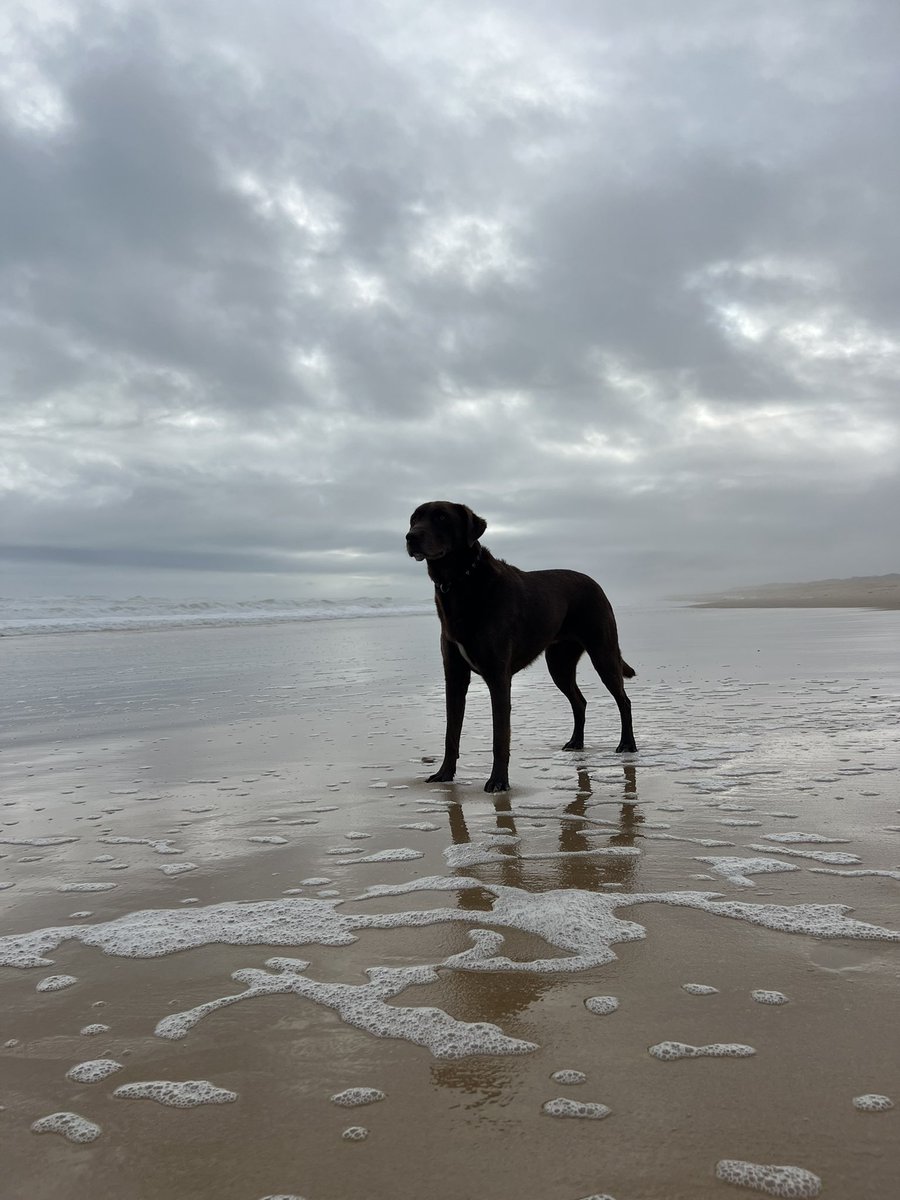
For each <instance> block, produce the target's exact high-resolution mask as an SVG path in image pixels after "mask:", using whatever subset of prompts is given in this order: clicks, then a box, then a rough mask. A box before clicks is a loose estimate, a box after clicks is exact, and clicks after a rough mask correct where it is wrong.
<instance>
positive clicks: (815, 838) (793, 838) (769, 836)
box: [761, 831, 850, 845]
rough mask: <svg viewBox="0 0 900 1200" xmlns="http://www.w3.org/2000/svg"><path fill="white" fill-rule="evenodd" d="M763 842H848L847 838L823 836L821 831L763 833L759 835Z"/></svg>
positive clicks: (788, 843)
mask: <svg viewBox="0 0 900 1200" xmlns="http://www.w3.org/2000/svg"><path fill="white" fill-rule="evenodd" d="M761 836H762V839H763V841H765V842H784V843H785V844H787V845H790V844H791V843H792V842H837V843H838V844H842V843H845V842H848V841H849V840H850V839H849V838H833V837H825V835H824V834H822V833H800V832H799V831H795V832H791V833H764V834H762V835H761Z"/></svg>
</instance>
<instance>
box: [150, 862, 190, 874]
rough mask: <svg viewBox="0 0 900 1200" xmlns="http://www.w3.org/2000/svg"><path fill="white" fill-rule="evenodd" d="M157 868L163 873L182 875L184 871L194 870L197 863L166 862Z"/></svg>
mask: <svg viewBox="0 0 900 1200" xmlns="http://www.w3.org/2000/svg"><path fill="white" fill-rule="evenodd" d="M159 870H160V871H162V873H163V875H183V874H184V873H185V871H196V870H197V864H196V863H192V862H180V863H166V864H165V866H162V867H160V868H159Z"/></svg>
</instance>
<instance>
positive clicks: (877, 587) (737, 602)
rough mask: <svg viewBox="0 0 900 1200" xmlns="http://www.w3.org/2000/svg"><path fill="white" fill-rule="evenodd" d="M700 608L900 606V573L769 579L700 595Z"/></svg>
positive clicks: (884, 607)
mask: <svg viewBox="0 0 900 1200" xmlns="http://www.w3.org/2000/svg"><path fill="white" fill-rule="evenodd" d="M694 604H695V606H696V607H697V608H880V609H886V610H890V609H898V608H900V575H866V576H859V577H857V578H854V579H820V580H815V581H813V582H810V583H766V584H760V585H758V586H756V587H746V588H735V589H734V590H733V591H729V592H720V593H717V594H715V595H710V596H701V597H699V598H698V599H696V600H694Z"/></svg>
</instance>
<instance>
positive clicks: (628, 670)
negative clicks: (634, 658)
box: [619, 654, 637, 679]
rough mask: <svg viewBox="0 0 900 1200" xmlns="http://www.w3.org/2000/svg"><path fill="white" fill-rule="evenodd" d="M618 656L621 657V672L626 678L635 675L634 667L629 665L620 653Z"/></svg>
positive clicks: (631, 677)
mask: <svg viewBox="0 0 900 1200" xmlns="http://www.w3.org/2000/svg"><path fill="white" fill-rule="evenodd" d="M619 658H620V659H622V674H623V675H624V676H625V678H626V679H634V677H635V675H637V671H636V670H635V669H634V667H629V665H628V663H627V662H626V661H625V659H624V658H622V655H621V654H620V655H619Z"/></svg>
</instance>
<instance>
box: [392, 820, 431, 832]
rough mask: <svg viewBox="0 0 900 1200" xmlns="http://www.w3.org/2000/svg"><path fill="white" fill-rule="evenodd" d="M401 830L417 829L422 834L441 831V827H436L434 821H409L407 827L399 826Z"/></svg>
mask: <svg viewBox="0 0 900 1200" xmlns="http://www.w3.org/2000/svg"><path fill="white" fill-rule="evenodd" d="M398 828H399V829H417V830H418V831H419V832H420V833H432V832H433V831H434V830H436V829H440V825H435V824H434V822H433V821H409V822H408V823H407V824H405V825H399V826H398Z"/></svg>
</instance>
